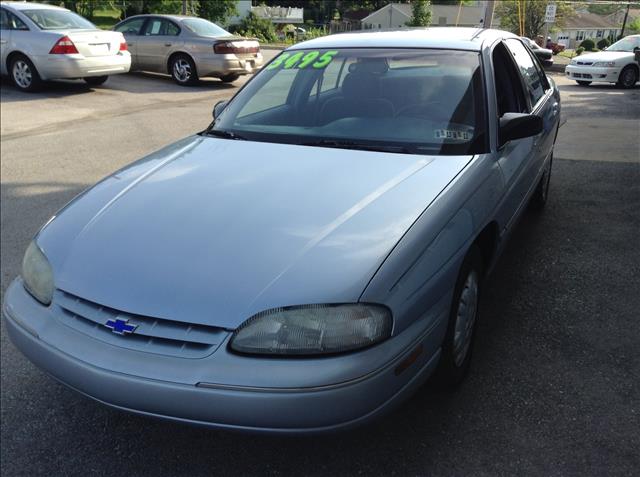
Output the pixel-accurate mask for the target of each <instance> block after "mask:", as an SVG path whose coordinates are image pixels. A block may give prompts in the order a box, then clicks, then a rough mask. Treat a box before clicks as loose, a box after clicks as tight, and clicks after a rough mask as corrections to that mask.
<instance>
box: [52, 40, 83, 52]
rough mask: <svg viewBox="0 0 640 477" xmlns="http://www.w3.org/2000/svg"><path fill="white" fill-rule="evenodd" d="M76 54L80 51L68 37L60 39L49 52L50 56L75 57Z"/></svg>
mask: <svg viewBox="0 0 640 477" xmlns="http://www.w3.org/2000/svg"><path fill="white" fill-rule="evenodd" d="M74 53H78V49H77V48H76V45H74V44H73V42H72V41H71V39H70V38H69V37H68V36H63V37H62V38H60V39H59V40H58V41H57V42H56V44H55V45H53V48H51V51H50V52H49V54H50V55H73V54H74Z"/></svg>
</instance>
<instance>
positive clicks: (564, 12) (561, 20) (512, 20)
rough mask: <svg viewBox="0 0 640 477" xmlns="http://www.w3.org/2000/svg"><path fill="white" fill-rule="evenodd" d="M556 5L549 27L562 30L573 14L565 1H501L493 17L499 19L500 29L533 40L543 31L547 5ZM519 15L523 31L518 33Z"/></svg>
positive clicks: (571, 7) (573, 11)
mask: <svg viewBox="0 0 640 477" xmlns="http://www.w3.org/2000/svg"><path fill="white" fill-rule="evenodd" d="M552 2H553V3H555V4H556V7H557V8H556V18H555V22H554V23H553V24H551V25H550V26H552V27H556V28H562V27H563V26H564V25H565V22H566V20H567V18H570V17H571V16H573V15H574V14H575V10H574V9H573V6H572V5H571V4H570V3H568V2H567V1H553V0H503V1H502V2H500V3H499V4H498V5H497V7H496V12H495V15H496V17H499V18H500V27H501V28H504V29H505V30H509V31H511V32H513V33H515V34H516V35H523V36H527V37H529V38H535V37H536V36H538V35H540V34H541V33H543V31H544V15H545V12H546V10H547V5H548V4H549V3H552ZM520 15H522V16H523V17H524V31H523V32H520V20H519V18H520Z"/></svg>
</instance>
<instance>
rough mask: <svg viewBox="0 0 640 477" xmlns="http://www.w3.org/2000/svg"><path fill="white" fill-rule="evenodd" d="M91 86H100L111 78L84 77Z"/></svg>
mask: <svg viewBox="0 0 640 477" xmlns="http://www.w3.org/2000/svg"><path fill="white" fill-rule="evenodd" d="M83 79H84V80H85V82H86V83H87V84H88V85H89V86H100V85H101V84H104V83H105V81H107V80H108V79H109V76H106V75H105V76H88V77H86V78H83Z"/></svg>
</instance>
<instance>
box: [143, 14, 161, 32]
mask: <svg viewBox="0 0 640 477" xmlns="http://www.w3.org/2000/svg"><path fill="white" fill-rule="evenodd" d="M163 23H164V22H163V21H162V20H161V19H160V18H152V19H151V20H149V23H147V28H145V30H144V35H145V36H156V35H163V33H162V24H163Z"/></svg>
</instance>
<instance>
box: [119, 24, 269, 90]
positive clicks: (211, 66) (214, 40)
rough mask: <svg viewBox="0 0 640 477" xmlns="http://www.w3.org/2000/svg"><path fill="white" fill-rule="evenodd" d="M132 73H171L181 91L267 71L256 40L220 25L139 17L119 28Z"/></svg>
mask: <svg viewBox="0 0 640 477" xmlns="http://www.w3.org/2000/svg"><path fill="white" fill-rule="evenodd" d="M114 30H115V31H117V32H121V33H122V34H124V36H125V38H126V39H127V45H128V48H129V51H130V52H131V56H132V64H131V69H132V70H145V71H155V72H158V73H169V74H170V75H171V76H173V79H174V80H175V81H176V82H177V83H178V84H180V85H191V84H194V83H196V82H197V81H198V78H202V77H205V76H211V77H214V78H220V79H221V80H222V81H223V82H225V83H230V82H232V81H235V80H237V79H238V78H239V77H240V75H246V74H249V73H253V72H254V71H256V70H257V69H259V68H260V67H261V66H262V53H260V43H258V41H257V40H251V39H245V38H241V37H237V36H234V35H232V34H231V33H229V32H228V31H226V30H224V29H222V28H220V27H219V26H218V25H216V24H215V23H211V22H210V21H208V20H204V19H202V18H196V17H184V16H178V15H136V16H134V17H130V18H127V19H126V20H124V21H122V22H120V23H118V24H117V25H116V26H115V27H114Z"/></svg>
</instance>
